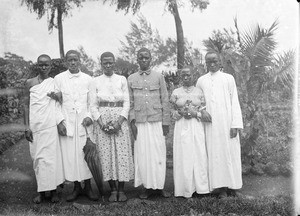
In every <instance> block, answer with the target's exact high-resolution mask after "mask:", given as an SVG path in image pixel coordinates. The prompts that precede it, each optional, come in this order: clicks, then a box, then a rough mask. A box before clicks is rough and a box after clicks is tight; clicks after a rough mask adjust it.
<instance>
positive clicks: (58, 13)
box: [21, 0, 84, 58]
mask: <svg viewBox="0 0 300 216" xmlns="http://www.w3.org/2000/svg"><path fill="white" fill-rule="evenodd" d="M83 1H84V0H21V4H22V5H24V4H25V5H26V6H27V8H28V9H29V11H30V12H35V13H37V15H38V19H41V18H42V17H43V16H44V15H45V14H47V15H48V14H50V16H48V30H49V31H50V33H51V32H52V30H53V27H55V28H57V29H58V41H59V52H60V57H61V58H64V55H65V53H64V43H63V24H62V21H63V17H64V16H67V15H69V11H70V10H71V9H72V8H74V6H76V7H80V6H81V2H83Z"/></svg>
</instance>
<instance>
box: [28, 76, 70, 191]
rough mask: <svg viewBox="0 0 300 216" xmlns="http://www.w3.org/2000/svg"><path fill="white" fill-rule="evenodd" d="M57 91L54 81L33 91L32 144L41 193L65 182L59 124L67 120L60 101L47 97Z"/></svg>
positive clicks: (30, 144)
mask: <svg viewBox="0 0 300 216" xmlns="http://www.w3.org/2000/svg"><path fill="white" fill-rule="evenodd" d="M54 90H55V86H54V80H53V79H52V78H48V79H45V80H44V81H43V82H42V83H40V84H38V85H35V86H33V87H31V88H30V89H29V91H30V107H29V123H30V129H31V131H32V133H33V142H32V143H29V149H30V155H31V158H32V160H33V169H34V172H35V176H36V181H37V188H38V189H37V191H38V192H41V191H50V190H55V189H56V187H57V185H59V184H61V183H63V182H64V172H63V166H62V157H61V148H60V144H59V135H58V131H57V124H58V123H59V122H60V121H62V120H63V116H62V114H61V113H60V110H58V109H57V107H56V102H55V101H54V100H53V99H51V98H50V97H48V96H47V93H50V92H52V91H54Z"/></svg>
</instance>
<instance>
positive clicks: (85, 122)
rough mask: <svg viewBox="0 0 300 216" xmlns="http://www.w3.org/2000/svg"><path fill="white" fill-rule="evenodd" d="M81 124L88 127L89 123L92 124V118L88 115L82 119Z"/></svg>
mask: <svg viewBox="0 0 300 216" xmlns="http://www.w3.org/2000/svg"><path fill="white" fill-rule="evenodd" d="M81 124H82V126H83V127H88V126H90V125H91V124H93V120H92V119H91V118H90V117H85V118H84V119H83V120H82V123H81Z"/></svg>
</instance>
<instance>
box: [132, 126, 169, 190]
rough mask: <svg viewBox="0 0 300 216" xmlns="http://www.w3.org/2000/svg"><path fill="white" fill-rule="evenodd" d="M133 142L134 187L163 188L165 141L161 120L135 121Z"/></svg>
mask: <svg viewBox="0 0 300 216" xmlns="http://www.w3.org/2000/svg"><path fill="white" fill-rule="evenodd" d="M136 126H137V130H138V134H137V139H136V141H135V143H134V165H135V182H134V185H135V187H138V186H140V185H143V186H144V187H145V188H147V189H163V188H164V184H165V176H166V143H165V137H164V136H163V130H162V122H145V123H136Z"/></svg>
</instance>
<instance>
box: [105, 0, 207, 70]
mask: <svg viewBox="0 0 300 216" xmlns="http://www.w3.org/2000/svg"><path fill="white" fill-rule="evenodd" d="M108 1H109V2H111V4H116V5H117V10H124V11H125V12H126V13H128V12H129V11H130V9H131V10H132V12H133V14H135V13H136V12H137V11H138V10H139V9H140V7H141V5H142V2H143V1H142V0H104V3H105V2H108ZM186 3H188V4H189V6H190V7H191V8H192V9H193V10H194V9H199V10H200V11H202V10H204V9H206V8H207V6H208V4H209V1H208V0H189V1H185V4H186ZM185 4H184V1H180V0H166V8H167V9H168V11H169V12H170V13H171V14H172V15H173V17H174V20H175V26H176V35H177V44H176V50H177V68H178V69H180V68H182V67H183V66H184V61H185V48H184V47H185V39H184V33H183V27H182V22H181V18H180V14H179V11H178V7H180V6H184V5H185Z"/></svg>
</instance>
